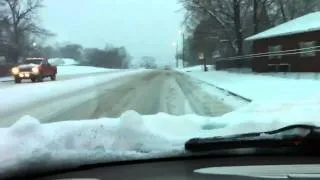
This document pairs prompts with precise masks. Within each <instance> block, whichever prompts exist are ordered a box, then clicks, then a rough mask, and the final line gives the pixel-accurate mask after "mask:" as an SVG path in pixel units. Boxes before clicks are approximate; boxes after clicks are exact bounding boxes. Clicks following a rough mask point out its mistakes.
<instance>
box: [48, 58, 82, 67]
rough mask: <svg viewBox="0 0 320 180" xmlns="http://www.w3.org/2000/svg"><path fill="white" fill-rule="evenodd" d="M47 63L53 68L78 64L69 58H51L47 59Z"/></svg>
mask: <svg viewBox="0 0 320 180" xmlns="http://www.w3.org/2000/svg"><path fill="white" fill-rule="evenodd" d="M48 61H49V63H50V64H53V65H55V66H70V65H78V64H79V62H78V61H76V60H74V59H70V58H52V59H48Z"/></svg>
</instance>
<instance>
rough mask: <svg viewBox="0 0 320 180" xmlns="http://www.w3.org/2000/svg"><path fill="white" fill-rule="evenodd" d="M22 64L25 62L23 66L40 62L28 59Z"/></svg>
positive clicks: (40, 61) (39, 62)
mask: <svg viewBox="0 0 320 180" xmlns="http://www.w3.org/2000/svg"><path fill="white" fill-rule="evenodd" d="M24 62H25V64H41V63H42V60H30V59H28V60H25V61H24Z"/></svg>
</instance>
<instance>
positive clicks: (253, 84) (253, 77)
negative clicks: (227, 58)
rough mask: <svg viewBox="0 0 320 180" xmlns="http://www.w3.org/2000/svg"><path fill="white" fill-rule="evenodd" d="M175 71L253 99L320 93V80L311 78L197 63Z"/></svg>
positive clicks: (272, 99)
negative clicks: (209, 67)
mask: <svg viewBox="0 0 320 180" xmlns="http://www.w3.org/2000/svg"><path fill="white" fill-rule="evenodd" d="M179 71H181V72H185V73H186V74H188V75H190V76H191V77H194V78H196V79H199V80H201V81H204V82H206V83H209V84H214V85H216V86H218V87H221V88H224V89H226V90H229V91H231V92H234V93H236V94H238V95H240V96H243V97H245V98H248V99H251V100H254V101H257V100H259V101H279V100H291V99H294V100H301V99H302V100H303V99H305V98H306V97H312V96H317V95H319V94H320V93H319V90H318V89H319V88H320V81H317V80H311V79H286V78H280V77H271V76H266V75H259V74H249V73H244V74H241V73H235V72H234V73H233V72H227V71H214V70H212V71H208V72H203V71H202V67H201V66H196V67H191V68H186V69H183V70H181V69H180V70H179Z"/></svg>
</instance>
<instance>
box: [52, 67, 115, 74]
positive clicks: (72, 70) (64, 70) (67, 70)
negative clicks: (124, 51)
mask: <svg viewBox="0 0 320 180" xmlns="http://www.w3.org/2000/svg"><path fill="white" fill-rule="evenodd" d="M57 68H58V69H57V70H58V76H65V75H80V74H90V73H103V72H115V71H120V70H119V69H107V68H98V67H91V66H72V65H69V66H58V67H57Z"/></svg>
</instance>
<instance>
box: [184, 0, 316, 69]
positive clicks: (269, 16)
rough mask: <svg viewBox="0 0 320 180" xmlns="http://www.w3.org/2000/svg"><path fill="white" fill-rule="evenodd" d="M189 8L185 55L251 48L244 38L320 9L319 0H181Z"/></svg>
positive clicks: (230, 52) (241, 51) (219, 54)
mask: <svg viewBox="0 0 320 180" xmlns="http://www.w3.org/2000/svg"><path fill="white" fill-rule="evenodd" d="M178 1H179V3H181V4H182V5H183V7H184V8H185V9H186V14H185V20H184V27H185V34H186V37H185V40H184V47H185V48H184V51H183V52H184V54H183V56H182V55H181V54H182V52H180V53H179V54H178V57H180V58H181V57H184V60H185V61H187V62H188V64H191V65H193V64H198V63H199V62H198V60H197V55H198V53H199V52H203V53H204V55H205V57H206V58H208V59H212V58H213V57H227V56H235V55H243V54H246V53H250V52H251V44H250V43H245V42H244V39H245V38H246V37H248V36H251V35H253V34H257V33H259V32H261V31H264V30H266V29H268V28H271V27H273V26H276V25H278V24H281V23H284V22H287V21H289V20H291V19H294V18H297V17H299V16H302V15H305V14H307V13H310V12H314V11H318V10H319V9H320V0H178Z"/></svg>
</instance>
